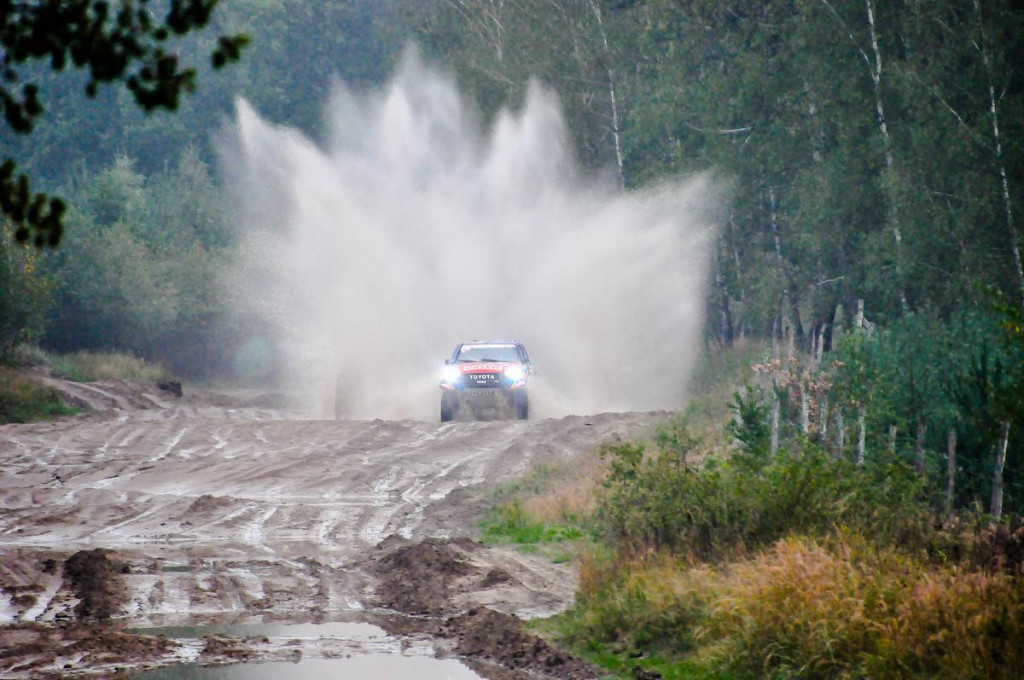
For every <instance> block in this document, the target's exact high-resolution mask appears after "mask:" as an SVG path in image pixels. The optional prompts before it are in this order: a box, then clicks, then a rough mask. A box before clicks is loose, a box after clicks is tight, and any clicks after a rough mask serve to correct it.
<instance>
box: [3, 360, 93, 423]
mask: <svg viewBox="0 0 1024 680" xmlns="http://www.w3.org/2000/svg"><path fill="white" fill-rule="evenodd" d="M72 413H77V409H74V408H71V407H70V406H67V405H66V404H65V403H64V401H63V400H62V399H61V398H60V395H59V394H58V393H57V391H56V390H54V389H51V388H49V387H45V386H43V385H41V384H39V383H38V382H37V381H35V380H33V379H32V378H30V377H28V376H25V375H22V374H20V373H17V372H16V371H13V370H10V369H7V368H0V423H27V422H32V421H35V420H48V419H52V418H57V417H60V416H63V415H70V414H72Z"/></svg>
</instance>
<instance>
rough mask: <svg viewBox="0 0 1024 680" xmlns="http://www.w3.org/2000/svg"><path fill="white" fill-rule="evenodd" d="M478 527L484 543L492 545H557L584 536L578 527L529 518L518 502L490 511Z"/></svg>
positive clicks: (503, 504) (514, 501) (507, 503)
mask: <svg viewBox="0 0 1024 680" xmlns="http://www.w3.org/2000/svg"><path fill="white" fill-rule="evenodd" d="M481 528H482V530H483V538H484V540H485V541H487V542H494V543H524V544H530V543H557V542H560V541H573V540H576V539H578V538H582V537H583V535H584V533H583V531H582V530H581V529H580V528H579V527H575V526H572V525H569V524H563V523H552V522H545V521H541V520H538V519H535V518H533V517H531V516H530V515H529V514H528V513H527V512H526V510H525V509H524V508H523V505H522V503H521V502H520V501H519V499H514V500H512V501H509V502H506V503H502V504H501V505H498V506H495V507H494V508H492V509H491V511H490V512H489V513H488V515H487V518H486V519H485V520H484V521H483V523H482V526H481Z"/></svg>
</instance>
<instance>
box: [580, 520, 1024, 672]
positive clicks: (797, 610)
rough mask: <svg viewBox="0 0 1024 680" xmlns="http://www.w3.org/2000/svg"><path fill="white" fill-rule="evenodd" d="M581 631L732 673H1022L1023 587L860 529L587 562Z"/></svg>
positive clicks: (582, 585) (596, 556) (594, 557)
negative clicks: (733, 551) (723, 554)
mask: <svg viewBox="0 0 1024 680" xmlns="http://www.w3.org/2000/svg"><path fill="white" fill-rule="evenodd" d="M579 602H580V605H579V607H578V611H577V612H576V622H575V625H576V626H577V632H578V633H582V634H583V635H584V636H593V637H596V638H597V639H599V640H601V641H604V642H617V643H624V644H628V645H631V646H634V647H639V648H642V649H648V650H653V651H655V652H657V653H661V654H671V655H675V656H677V657H678V656H681V655H685V654H687V653H689V658H690V659H691V660H696V661H698V662H699V663H700V665H702V666H704V667H708V668H717V669H720V670H725V671H727V672H729V673H731V674H735V675H736V677H741V678H743V677H758V678H760V677H793V678H836V679H840V678H860V677H870V678H873V679H874V680H888V679H890V678H892V679H894V680H895V679H903V678H935V679H940V680H944V679H949V680H953V679H954V678H955V679H970V678H978V679H979V680H980V679H982V678H1007V679H1009V678H1015V677H1019V669H1020V668H1021V667H1024V586H1022V584H1021V582H1020V581H1019V580H1018V579H1015V578H1013V577H1011V576H1008V575H1005V574H982V573H976V572H963V571H959V570H956V569H952V568H946V567H934V566H928V565H926V564H924V563H920V562H917V561H915V560H913V559H910V558H908V557H906V556H904V555H902V554H900V553H898V552H897V551H895V550H882V551H879V550H875V549H871V548H868V547H867V546H866V543H863V542H861V541H859V540H855V539H835V540H834V541H832V542H830V543H829V544H828V545H824V544H821V543H816V542H814V541H810V540H807V539H799V538H788V539H785V540H782V541H779V542H778V543H777V544H776V545H774V546H773V547H772V548H771V549H770V550H766V551H764V552H763V553H762V554H760V555H759V556H757V557H755V558H752V559H749V560H746V561H741V562H737V563H734V564H731V565H728V566H722V567H718V568H712V567H709V566H707V565H699V566H695V565H687V564H685V563H684V562H683V561H681V560H679V559H678V558H671V557H667V556H664V555H653V556H647V557H645V558H642V559H639V560H634V561H631V562H629V563H616V562H615V561H614V560H613V559H611V558H609V557H607V556H605V557H601V556H600V555H599V554H591V555H589V556H588V557H587V558H586V559H585V560H584V561H583V564H582V567H581V578H580V598H579Z"/></svg>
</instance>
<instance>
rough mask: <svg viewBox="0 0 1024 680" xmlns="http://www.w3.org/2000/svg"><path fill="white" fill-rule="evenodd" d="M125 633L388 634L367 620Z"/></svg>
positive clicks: (369, 636) (349, 637)
mask: <svg viewBox="0 0 1024 680" xmlns="http://www.w3.org/2000/svg"><path fill="white" fill-rule="evenodd" d="M125 632H126V633H134V634H137V635H162V636H164V637H169V638H175V639H192V638H197V639H198V638H201V637H203V636H205V635H227V636H229V637H266V638H284V639H287V640H315V639H319V638H343V639H346V640H379V639H384V638H386V637H388V634H387V633H386V632H384V629H383V628H379V627H377V626H374V625H372V624H369V623H353V622H341V623H243V624H230V625H223V626H160V627H157V628H128V629H127V630H125Z"/></svg>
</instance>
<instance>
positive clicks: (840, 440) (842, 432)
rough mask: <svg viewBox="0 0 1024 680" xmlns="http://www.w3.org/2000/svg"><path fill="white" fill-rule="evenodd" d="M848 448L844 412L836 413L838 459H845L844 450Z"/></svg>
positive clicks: (840, 410)
mask: <svg viewBox="0 0 1024 680" xmlns="http://www.w3.org/2000/svg"><path fill="white" fill-rule="evenodd" d="M845 447H846V428H845V427H844V424H843V410H842V409H839V410H837V411H836V458H842V457H843V449H844V448H845Z"/></svg>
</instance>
